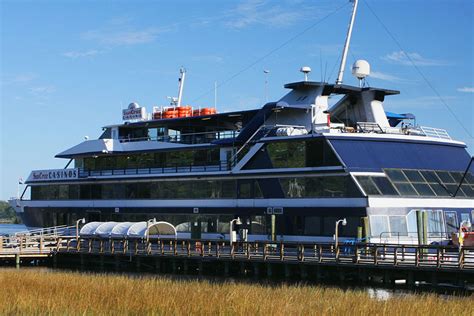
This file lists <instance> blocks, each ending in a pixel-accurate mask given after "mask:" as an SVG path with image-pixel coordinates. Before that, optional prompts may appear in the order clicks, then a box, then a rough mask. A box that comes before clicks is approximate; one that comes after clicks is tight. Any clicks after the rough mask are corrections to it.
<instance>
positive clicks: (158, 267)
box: [155, 258, 161, 273]
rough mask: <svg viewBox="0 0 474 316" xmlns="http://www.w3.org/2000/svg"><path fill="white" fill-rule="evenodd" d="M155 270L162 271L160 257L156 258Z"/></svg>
mask: <svg viewBox="0 0 474 316" xmlns="http://www.w3.org/2000/svg"><path fill="white" fill-rule="evenodd" d="M155 272H156V273H160V272H161V262H160V259H159V258H155Z"/></svg>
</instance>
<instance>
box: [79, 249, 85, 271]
mask: <svg viewBox="0 0 474 316" xmlns="http://www.w3.org/2000/svg"><path fill="white" fill-rule="evenodd" d="M79 260H80V268H81V270H84V255H83V254H82V253H81V254H80V255H79Z"/></svg>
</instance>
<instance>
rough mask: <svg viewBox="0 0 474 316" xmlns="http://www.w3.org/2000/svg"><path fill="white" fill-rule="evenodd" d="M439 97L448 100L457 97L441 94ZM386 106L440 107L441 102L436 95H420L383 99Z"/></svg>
mask: <svg viewBox="0 0 474 316" xmlns="http://www.w3.org/2000/svg"><path fill="white" fill-rule="evenodd" d="M441 98H442V99H443V100H444V101H446V102H448V101H452V100H455V99H457V98H456V97H455V96H450V95H447V96H441ZM385 103H386V106H387V107H391V108H409V109H416V108H440V107H441V106H442V105H443V102H442V101H441V100H440V97H438V96H421V97H416V98H412V99H398V100H395V99H393V100H387V101H385Z"/></svg>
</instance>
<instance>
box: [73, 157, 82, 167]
mask: <svg viewBox="0 0 474 316" xmlns="http://www.w3.org/2000/svg"><path fill="white" fill-rule="evenodd" d="M83 167H84V159H82V158H76V159H74V168H83Z"/></svg>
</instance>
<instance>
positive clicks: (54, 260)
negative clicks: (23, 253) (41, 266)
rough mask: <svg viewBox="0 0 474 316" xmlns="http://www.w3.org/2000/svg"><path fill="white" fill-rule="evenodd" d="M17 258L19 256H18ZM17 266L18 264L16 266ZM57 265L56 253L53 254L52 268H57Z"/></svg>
mask: <svg viewBox="0 0 474 316" xmlns="http://www.w3.org/2000/svg"><path fill="white" fill-rule="evenodd" d="M18 258H20V257H19V256H18ZM18 267H19V266H18ZM57 267H58V255H57V254H53V268H55V269H56V268H57Z"/></svg>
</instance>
